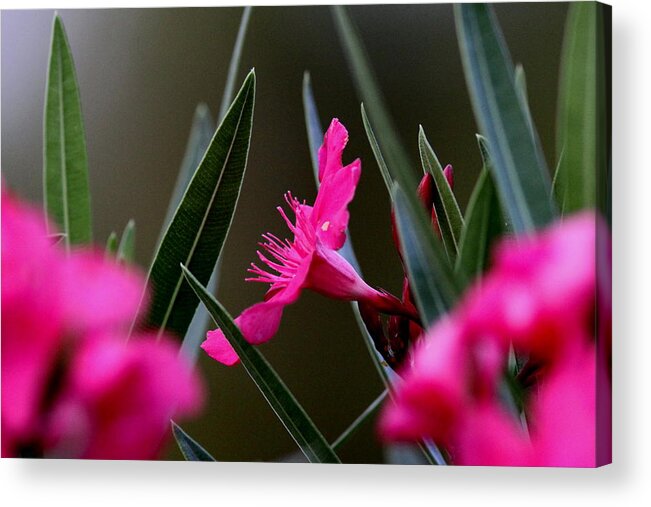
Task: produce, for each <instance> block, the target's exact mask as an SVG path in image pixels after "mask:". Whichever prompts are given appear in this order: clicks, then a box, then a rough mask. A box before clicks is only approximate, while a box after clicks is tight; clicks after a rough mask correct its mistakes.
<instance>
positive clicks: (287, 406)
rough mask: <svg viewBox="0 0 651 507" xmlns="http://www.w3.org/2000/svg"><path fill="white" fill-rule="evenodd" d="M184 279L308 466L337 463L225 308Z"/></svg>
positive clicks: (186, 272)
mask: <svg viewBox="0 0 651 507" xmlns="http://www.w3.org/2000/svg"><path fill="white" fill-rule="evenodd" d="M181 269H182V271H183V275H184V276H185V278H186V280H187V281H188V283H189V285H190V287H191V288H192V290H194V291H195V293H196V295H197V297H199V298H200V299H201V302H202V303H203V304H204V305H205V306H206V308H207V309H208V312H209V313H210V315H211V316H212V318H213V320H214V321H215V323H216V324H217V325H218V326H219V328H220V329H221V330H222V331H223V333H224V336H225V337H226V339H227V340H228V341H229V343H230V344H231V346H232V347H233V348H234V349H235V352H236V353H237V355H238V356H239V358H240V361H241V363H242V366H244V368H245V369H246V372H247V373H248V374H249V376H250V377H251V380H253V382H254V383H255V384H256V386H257V387H258V389H259V390H260V392H261V393H262V395H263V396H264V397H265V399H266V400H267V402H268V403H269V405H270V406H271V408H272V409H273V411H274V412H275V413H276V415H277V416H278V418H279V419H280V421H281V422H282V423H283V425H284V426H285V428H286V429H287V431H288V433H289V434H290V435H291V437H292V438H293V439H294V441H295V442H296V443H297V445H298V446H299V448H300V449H301V451H303V453H304V454H305V457H306V458H307V459H308V461H310V462H311V463H339V462H340V461H339V458H338V457H337V455H336V454H335V452H334V451H333V450H332V448H331V447H330V445H329V444H328V442H327V441H326V440H325V438H324V437H323V435H322V434H321V432H320V431H319V430H318V428H317V427H316V426H315V425H314V423H313V422H312V420H311V419H310V418H309V416H308V415H307V413H306V412H305V411H304V410H303V407H301V405H300V404H299V403H298V401H297V400H296V398H294V395H293V394H292V393H291V391H290V390H289V389H288V388H287V386H286V385H285V384H284V382H283V381H282V379H281V378H280V377H279V376H278V374H277V373H276V372H275V371H274V369H273V368H272V367H271V365H270V364H269V363H268V362H267V360H266V359H265V358H264V356H263V355H262V354H261V353H260V352H259V351H258V350H257V348H256V347H254V346H252V345H251V344H250V343H248V342H247V341H246V340H245V339H244V337H243V336H242V334H241V333H240V330H239V329H238V327H237V325H236V324H235V322H233V319H232V318H231V316H230V315H229V314H228V312H227V311H226V310H225V309H224V307H223V306H222V305H221V304H220V303H219V302H218V301H217V300H216V299H215V298H214V297H213V296H212V294H210V293H209V292H208V291H207V290H206V288H205V287H203V286H202V285H201V283H200V282H199V281H198V280H197V279H196V278H195V277H194V275H193V274H192V273H191V272H190V271H189V270H188V269H187V268H186V267H185V266H182V267H181Z"/></svg>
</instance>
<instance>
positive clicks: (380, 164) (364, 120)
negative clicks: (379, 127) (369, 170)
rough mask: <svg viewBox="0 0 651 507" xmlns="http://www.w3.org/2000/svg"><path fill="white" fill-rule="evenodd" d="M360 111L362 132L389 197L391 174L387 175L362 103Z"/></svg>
mask: <svg viewBox="0 0 651 507" xmlns="http://www.w3.org/2000/svg"><path fill="white" fill-rule="evenodd" d="M360 109H361V111H362V123H363V124H364V130H365V131H366V137H368V142H369V144H370V145H371V150H372V151H373V155H375V160H376V162H377V165H378V167H379V168H380V174H381V175H382V179H383V180H384V184H385V185H386V187H387V190H388V191H389V195H391V187H392V186H393V178H392V177H391V173H389V168H388V167H387V163H386V162H385V161H384V155H382V150H380V145H379V144H378V142H377V138H376V137H375V132H373V127H371V122H370V121H369V120H368V116H367V115H366V109H364V104H363V103H362V104H361V106H360Z"/></svg>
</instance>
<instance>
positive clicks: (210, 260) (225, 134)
mask: <svg viewBox="0 0 651 507" xmlns="http://www.w3.org/2000/svg"><path fill="white" fill-rule="evenodd" d="M254 102H255V72H254V71H253V70H252V71H251V72H249V75H248V76H247V78H246V79H245V80H244V83H243V84H242V87H241V89H240V91H239V93H238V95H237V97H236V98H235V100H234V101H233V104H232V105H231V108H230V109H229V111H228V113H227V114H226V116H225V117H224V120H223V122H222V123H221V125H220V126H219V128H218V129H217V130H216V132H215V135H214V136H213V139H212V141H211V143H210V146H209V147H208V150H207V151H206V154H205V156H204V157H203V159H202V161H201V163H200V165H199V167H198V168H197V170H196V172H195V174H194V176H193V178H192V180H191V181H190V184H189V186H188V189H187V190H186V192H185V194H184V196H183V198H182V200H181V203H180V204H179V207H178V208H177V210H176V213H175V214H174V217H173V219H172V221H171V223H170V225H169V227H168V228H167V231H166V232H165V235H164V237H163V240H162V241H161V244H160V246H159V248H158V251H157V252H156V256H155V257H154V261H153V262H152V265H151V268H150V270H149V275H148V281H149V282H150V284H151V294H152V298H151V299H152V301H151V307H150V312H149V315H148V319H147V326H148V327H151V328H155V329H159V331H158V332H159V335H160V334H162V333H163V332H164V331H165V330H168V331H170V332H172V333H173V334H176V335H177V336H178V337H182V336H183V335H184V334H185V332H186V330H187V328H188V326H189V324H190V321H191V320H192V316H193V314H194V312H195V310H196V308H197V305H198V303H199V301H198V299H197V298H196V296H195V295H194V292H193V291H192V290H191V289H190V287H189V286H188V285H187V283H185V282H184V277H183V274H182V272H181V270H180V268H179V265H180V264H181V263H183V264H184V265H187V266H188V267H189V268H191V269H193V270H194V271H195V272H196V273H197V277H198V279H199V280H200V281H201V282H202V283H207V282H208V279H209V278H210V276H211V273H212V271H213V269H214V267H215V263H216V261H217V258H218V256H219V254H220V252H221V249H222V247H223V245H224V241H225V239H226V236H227V234H228V231H229V229H230V225H231V222H232V219H233V215H234V212H235V207H236V205H237V201H238V199H239V194H240V190H241V186H242V181H243V178H244V172H245V169H246V162H247V158H248V152H249V144H250V137H251V128H252V123H253V106H254Z"/></svg>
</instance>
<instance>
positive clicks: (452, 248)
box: [418, 126, 463, 262]
mask: <svg viewBox="0 0 651 507" xmlns="http://www.w3.org/2000/svg"><path fill="white" fill-rule="evenodd" d="M418 149H419V151H420V160H421V163H422V165H423V170H424V171H427V172H429V173H430V174H431V175H432V176H433V177H434V185H435V187H436V192H435V194H434V207H435V208H436V215H437V217H438V221H439V228H440V230H441V237H442V238H443V245H444V246H445V250H446V252H447V253H448V257H449V258H450V260H451V261H452V262H454V261H455V259H456V257H457V253H458V250H459V240H460V239H461V230H462V228H463V215H461V210H460V209H459V204H458V203H457V198H456V197H455V196H454V193H453V192H452V188H450V184H449V183H448V180H447V179H446V177H445V175H444V174H443V166H441V163H440V162H439V160H438V158H437V157H436V154H435V153H434V150H433V149H432V146H431V145H430V144H429V141H428V140H427V137H426V136H425V131H424V130H423V127H422V126H420V127H419V129H418Z"/></svg>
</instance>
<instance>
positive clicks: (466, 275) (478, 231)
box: [454, 167, 504, 284]
mask: <svg viewBox="0 0 651 507" xmlns="http://www.w3.org/2000/svg"><path fill="white" fill-rule="evenodd" d="M503 230H504V220H503V218H502V210H501V208H500V203H499V200H498V198H497V191H496V190H495V184H494V183H493V178H492V177H491V174H490V172H489V170H488V168H486V167H484V169H483V170H482V172H481V174H480V175H479V178H478V180H477V183H476V184H475V188H474V190H473V192H472V195H471V196H470V201H469V202H468V209H467V210H466V223H465V226H464V228H463V231H462V233H461V241H460V243H459V257H457V262H456V264H455V268H454V271H455V275H456V276H457V277H458V278H461V279H464V280H465V282H466V283H467V284H468V283H470V282H472V281H473V280H474V279H475V278H476V277H477V276H479V275H481V274H482V273H483V272H484V270H485V269H486V267H487V266H488V261H489V258H490V248H491V245H492V244H493V242H494V241H495V239H496V238H498V237H499V236H500V235H501V234H502V233H503Z"/></svg>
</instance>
